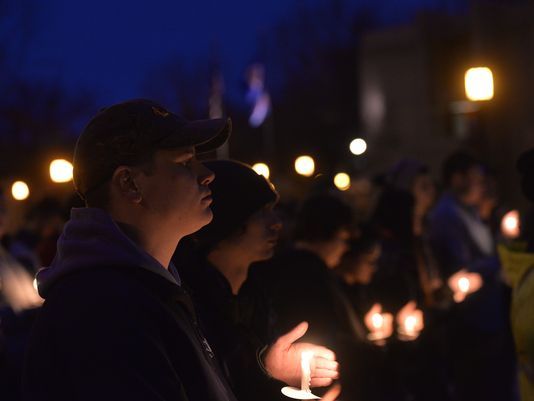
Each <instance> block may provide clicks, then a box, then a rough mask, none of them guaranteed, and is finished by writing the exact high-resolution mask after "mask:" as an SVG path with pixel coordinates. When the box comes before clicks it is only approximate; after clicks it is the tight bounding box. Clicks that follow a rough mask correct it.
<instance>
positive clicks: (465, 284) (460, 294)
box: [449, 269, 482, 303]
mask: <svg viewBox="0 0 534 401" xmlns="http://www.w3.org/2000/svg"><path fill="white" fill-rule="evenodd" d="M481 286H482V277H481V276H480V274H478V273H471V272H468V271H467V270H465V269H462V270H460V271H458V272H456V273H454V274H453V275H452V276H451V277H450V278H449V287H450V289H451V290H452V292H453V298H454V301H455V302H458V303H459V302H462V301H463V300H464V299H465V297H467V296H468V295H469V294H472V293H473V292H476V291H478V290H479V289H480V287H481Z"/></svg>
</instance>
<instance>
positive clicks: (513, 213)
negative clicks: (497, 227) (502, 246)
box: [501, 210, 521, 239]
mask: <svg viewBox="0 0 534 401" xmlns="http://www.w3.org/2000/svg"><path fill="white" fill-rule="evenodd" d="M519 222H520V220H519V212H518V211H517V210H510V211H509V212H508V213H506V214H505V215H504V216H503V218H502V220H501V232H502V235H503V236H504V237H506V238H508V239H515V238H517V237H519V234H520V233H521V231H520V223H519Z"/></svg>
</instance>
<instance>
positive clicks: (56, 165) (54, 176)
mask: <svg viewBox="0 0 534 401" xmlns="http://www.w3.org/2000/svg"><path fill="white" fill-rule="evenodd" d="M50 178H51V180H52V181H53V182H57V183H62V182H69V181H71V180H72V163H71V162H69V161H67V160H65V159H56V160H54V161H52V163H50Z"/></svg>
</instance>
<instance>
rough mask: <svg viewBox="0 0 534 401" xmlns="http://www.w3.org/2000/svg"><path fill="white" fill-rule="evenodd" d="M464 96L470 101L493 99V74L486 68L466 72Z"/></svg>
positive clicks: (476, 68) (471, 69)
mask: <svg viewBox="0 0 534 401" xmlns="http://www.w3.org/2000/svg"><path fill="white" fill-rule="evenodd" d="M465 95H466V96H467V98H468V99H469V100H471V101H480V100H491V99H493V74H492V72H491V70H490V69H489V68H488V67H475V68H470V69H468V70H467V72H466V73H465Z"/></svg>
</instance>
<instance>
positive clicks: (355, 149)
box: [349, 138, 367, 156]
mask: <svg viewBox="0 0 534 401" xmlns="http://www.w3.org/2000/svg"><path fill="white" fill-rule="evenodd" d="M349 149H350V152H351V153H352V154H353V155H356V156H360V155H363V154H364V153H365V151H366V150H367V142H365V141H364V140H363V139H362V138H355V139H353V140H352V142H351V143H350V145H349Z"/></svg>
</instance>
